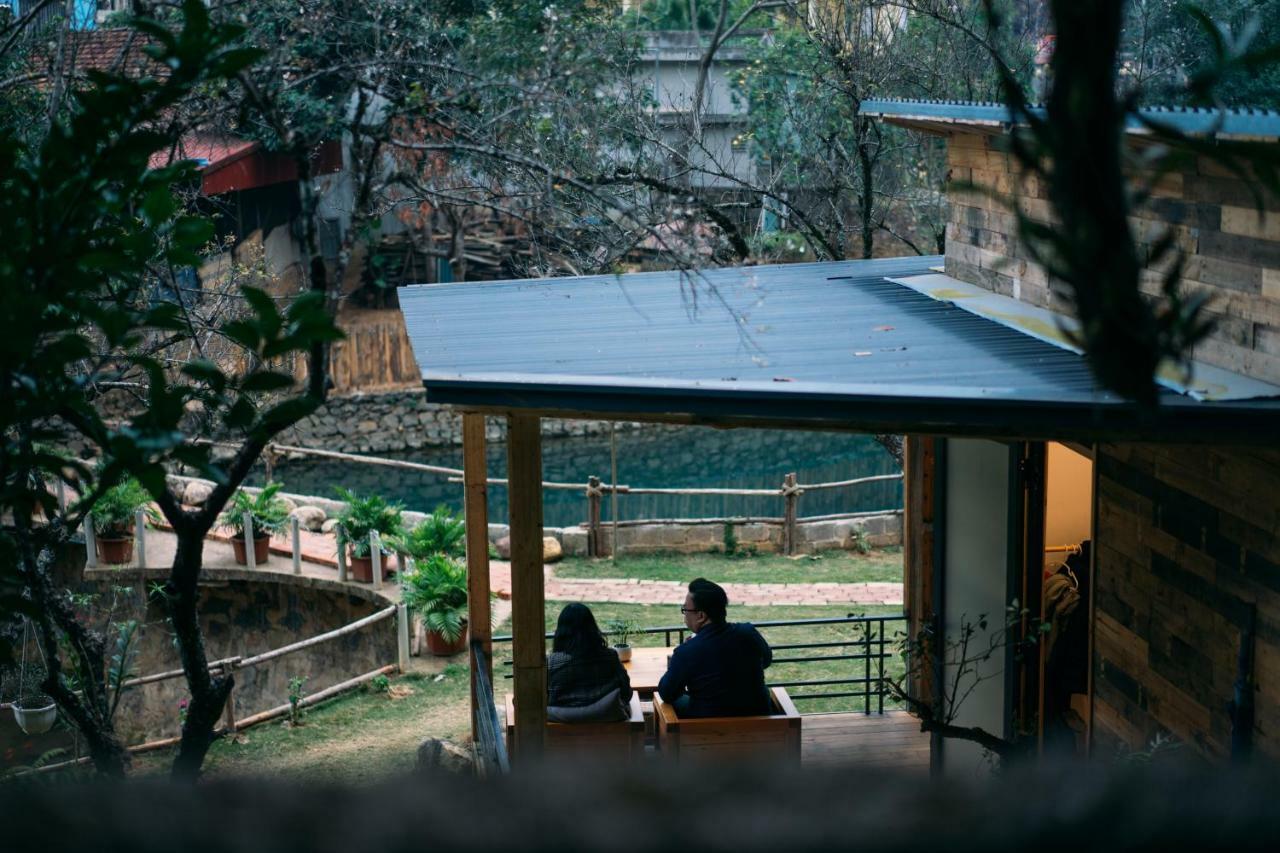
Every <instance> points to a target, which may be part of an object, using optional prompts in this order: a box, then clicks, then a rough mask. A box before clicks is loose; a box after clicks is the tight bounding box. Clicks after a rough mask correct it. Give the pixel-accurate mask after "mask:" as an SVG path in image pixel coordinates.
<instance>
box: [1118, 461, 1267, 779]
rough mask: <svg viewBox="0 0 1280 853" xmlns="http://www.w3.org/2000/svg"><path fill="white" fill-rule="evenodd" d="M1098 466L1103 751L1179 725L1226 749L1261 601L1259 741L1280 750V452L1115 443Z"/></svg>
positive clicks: (1219, 754) (1201, 747) (1205, 749)
mask: <svg viewBox="0 0 1280 853" xmlns="http://www.w3.org/2000/svg"><path fill="white" fill-rule="evenodd" d="M1097 464H1098V495H1097V500H1098V529H1097V531H1096V541H1097V548H1098V552H1097V566H1096V578H1095V586H1094V589H1095V591H1096V599H1095V619H1096V621H1095V629H1094V630H1095V633H1094V721H1095V726H1096V728H1095V740H1094V755H1095V756H1100V757H1106V756H1107V755H1108V754H1110V752H1111V751H1112V750H1114V749H1117V748H1122V747H1124V746H1127V747H1128V748H1132V749H1141V748H1144V747H1145V746H1146V745H1148V744H1149V743H1150V741H1151V739H1152V738H1153V737H1154V736H1155V735H1156V734H1157V733H1170V734H1173V735H1174V736H1176V737H1177V738H1179V739H1180V740H1182V741H1183V742H1185V743H1186V744H1189V745H1190V748H1192V749H1194V750H1195V751H1196V752H1198V753H1200V754H1202V755H1204V756H1206V757H1209V758H1212V759H1223V758H1226V757H1227V756H1228V755H1229V753H1230V743H1231V722H1230V718H1229V717H1228V714H1227V710H1226V703H1227V702H1228V701H1229V700H1230V699H1231V697H1232V685H1233V682H1234V681H1235V678H1236V655H1237V651H1238V649H1239V645H1240V640H1241V631H1242V627H1243V626H1244V625H1245V624H1246V620H1247V618H1248V613H1249V607H1248V605H1250V604H1256V606H1257V641H1256V646H1255V650H1256V655H1257V662H1256V669H1255V678H1256V682H1257V693H1256V694H1255V696H1256V704H1257V716H1256V721H1255V726H1254V737H1255V748H1256V749H1257V751H1258V752H1259V753H1260V754H1263V755H1267V756H1269V757H1272V758H1275V757H1280V535H1277V534H1280V451H1276V450H1252V449H1251V450H1237V449H1218V448H1206V447H1180V446H1154V445H1104V446H1102V447H1101V448H1100V450H1099V453H1098V457H1097Z"/></svg>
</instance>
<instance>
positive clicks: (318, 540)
mask: <svg viewBox="0 0 1280 853" xmlns="http://www.w3.org/2000/svg"><path fill="white" fill-rule="evenodd" d="M300 534H301V535H300V544H301V545H302V561H303V562H302V565H303V574H304V575H307V576H313V577H329V578H332V579H334V580H336V579H337V576H338V573H337V571H336V568H337V556H336V548H335V545H334V538H333V537H332V536H330V535H328V534H320V533H310V532H308V531H305V530H304V531H300ZM226 539H227V537H225V536H223V535H218V534H217V533H215V534H214V536H211V537H210V539H209V540H208V542H207V544H206V546H205V547H206V551H205V566H206V567H207V568H215V567H216V568H223V567H227V568H230V567H232V566H233V565H234V564H233V563H232V561H231V549H230V546H229V545H228V544H227V542H226ZM147 542H148V544H147V562H148V563H149V564H150V566H149V567H155V568H161V567H164V568H167V567H168V566H169V564H170V563H171V562H172V559H173V542H174V539H173V534H171V533H168V532H167V531H159V530H149V531H147ZM291 553H292V551H291V550H290V543H289V538H288V534H287V533H286V534H285V535H284V536H278V537H275V538H273V539H272V540H271V554H272V559H271V560H270V561H269V563H268V565H266V566H260V567H259V570H260V571H277V572H290V571H291V570H292V569H291V566H290V562H289V559H288V558H289V555H290V554H291ZM281 558H283V559H281ZM391 559H392V560H393V561H394V559H395V558H394V557H392V558H391ZM489 583H490V586H491V588H492V589H493V591H494V593H496V594H497V596H498V598H500V599H509V598H510V597H511V564H510V563H507V562H503V561H501V560H492V561H490V565H489ZM395 586H396V585H395V583H394V582H391V583H389V584H388V586H387V588H386V594H387V595H388V597H397V598H398V594H397V592H398V591H396V589H395ZM686 589H687V587H686V586H685V584H684V583H681V582H679V581H655V580H645V579H639V578H600V579H596V578H561V577H557V576H556V573H555V566H553V565H551V566H547V581H546V597H547V600H548V601H612V602H617V603H619V604H669V605H671V606H672V607H673V608H674V607H676V606H678V605H679V604H680V602H682V601H684V595H685V592H686ZM724 589H725V592H727V593H728V594H729V602H730V604H737V605H741V606H744V607H758V606H765V605H771V604H780V605H812V604H848V605H857V604H863V605H880V604H902V584H900V583H726V584H724Z"/></svg>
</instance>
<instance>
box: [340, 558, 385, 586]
mask: <svg viewBox="0 0 1280 853" xmlns="http://www.w3.org/2000/svg"><path fill="white" fill-rule="evenodd" d="M347 566H349V567H350V569H351V579H352V580H357V581H360V582H361V583H373V557H372V556H369V557H356V556H353V555H352V554H351V552H350V551H347ZM390 577H391V555H390V554H383V555H382V579H383V580H387V579H388V578H390Z"/></svg>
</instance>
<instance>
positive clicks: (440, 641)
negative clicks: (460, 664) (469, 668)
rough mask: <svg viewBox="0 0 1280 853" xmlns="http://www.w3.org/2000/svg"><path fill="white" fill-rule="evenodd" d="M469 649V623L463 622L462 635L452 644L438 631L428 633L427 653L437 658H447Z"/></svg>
mask: <svg viewBox="0 0 1280 853" xmlns="http://www.w3.org/2000/svg"><path fill="white" fill-rule="evenodd" d="M466 647H467V622H466V620H465V619H464V620H463V621H462V633H461V634H459V635H458V639H456V640H454V641H453V642H452V643H451V642H449V641H448V640H446V639H445V638H444V637H443V636H441V635H440V634H439V633H438V632H436V631H428V632H427V651H429V652H431V654H433V655H436V656H437V657H442V658H447V657H450V656H452V655H456V654H458V653H460V652H461V651H462V650H463V649H465V648H466Z"/></svg>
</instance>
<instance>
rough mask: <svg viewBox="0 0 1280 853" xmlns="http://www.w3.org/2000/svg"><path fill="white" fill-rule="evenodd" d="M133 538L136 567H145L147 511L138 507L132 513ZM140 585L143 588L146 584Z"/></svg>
mask: <svg viewBox="0 0 1280 853" xmlns="http://www.w3.org/2000/svg"><path fill="white" fill-rule="evenodd" d="M133 538H134V544H133V551H134V557H135V558H136V559H137V563H138V568H140V569H145V568H146V567H147V513H146V511H145V510H141V509H140V510H138V511H137V512H136V513H135V514H134V517H133ZM142 586H143V587H144V588H145V587H146V584H145V583H144V584H142Z"/></svg>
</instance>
